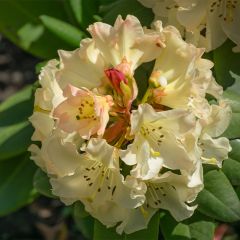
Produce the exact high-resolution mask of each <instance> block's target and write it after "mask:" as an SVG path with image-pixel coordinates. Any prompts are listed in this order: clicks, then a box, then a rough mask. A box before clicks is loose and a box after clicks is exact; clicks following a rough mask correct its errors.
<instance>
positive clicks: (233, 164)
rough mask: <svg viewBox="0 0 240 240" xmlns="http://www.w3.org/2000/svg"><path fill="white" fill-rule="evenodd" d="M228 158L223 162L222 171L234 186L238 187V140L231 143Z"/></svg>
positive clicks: (239, 172) (239, 149)
mask: <svg viewBox="0 0 240 240" xmlns="http://www.w3.org/2000/svg"><path fill="white" fill-rule="evenodd" d="M231 146H232V151H231V153H230V154H229V156H230V158H229V159H227V160H225V161H224V162H223V171H224V173H225V174H226V176H227V177H228V179H229V181H230V182H231V183H232V185H234V186H240V140H239V139H236V140H233V141H231Z"/></svg>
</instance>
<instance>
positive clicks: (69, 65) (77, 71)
mask: <svg viewBox="0 0 240 240" xmlns="http://www.w3.org/2000/svg"><path fill="white" fill-rule="evenodd" d="M58 54H59V56H60V63H61V64H60V70H59V71H58V72H57V74H56V76H57V77H56V78H57V81H58V83H59V85H60V87H61V88H62V89H64V88H65V87H66V86H67V85H68V84H72V85H74V86H76V87H86V88H88V89H92V88H96V87H99V86H100V85H101V84H102V78H103V77H104V72H103V69H104V68H105V62H104V60H103V58H102V56H101V54H100V51H99V50H98V49H97V48H95V44H94V42H93V40H91V39H84V40H83V41H82V42H81V46H80V48H79V49H77V50H75V51H63V50H60V51H59V52H58ZM89 79H91V81H89Z"/></svg>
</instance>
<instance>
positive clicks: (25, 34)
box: [17, 23, 44, 49]
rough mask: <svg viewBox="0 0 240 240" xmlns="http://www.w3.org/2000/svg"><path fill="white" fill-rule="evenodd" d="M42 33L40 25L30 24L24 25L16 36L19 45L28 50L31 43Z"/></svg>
mask: <svg viewBox="0 0 240 240" xmlns="http://www.w3.org/2000/svg"><path fill="white" fill-rule="evenodd" d="M43 32H44V27H43V26H42V25H34V24H32V23H26V24H25V25H24V26H23V27H21V28H20V29H19V30H18V32H17V34H18V36H19V41H20V44H21V45H22V46H23V47H24V48H26V49H28V48H29V47H30V46H31V44H32V43H33V42H35V41H36V40H38V39H39V38H40V37H41V35H42V34H43Z"/></svg>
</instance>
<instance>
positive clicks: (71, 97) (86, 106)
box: [53, 85, 113, 139]
mask: <svg viewBox="0 0 240 240" xmlns="http://www.w3.org/2000/svg"><path fill="white" fill-rule="evenodd" d="M64 94H65V96H66V97H67V99H66V100H65V101H63V102H62V103H61V104H59V105H58V106H57V107H56V108H55V110H54V112H53V116H54V117H55V118H57V119H58V126H59V127H60V128H61V129H63V130H64V131H66V132H69V133H71V132H75V131H76V132H78V133H79V134H80V136H81V137H82V138H85V139H89V138H90V136H92V135H94V134H98V135H103V133H104V131H105V128H106V125H107V123H108V120H109V116H108V111H109V109H110V107H111V106H112V104H113V103H112V98H111V97H110V96H106V97H105V96H104V97H102V96H97V95H95V94H94V93H92V92H91V91H89V90H87V89H78V88H76V87H74V86H71V85H68V86H67V87H66V88H65V90H64Z"/></svg>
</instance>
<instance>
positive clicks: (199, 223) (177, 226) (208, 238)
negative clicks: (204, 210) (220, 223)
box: [160, 211, 215, 240]
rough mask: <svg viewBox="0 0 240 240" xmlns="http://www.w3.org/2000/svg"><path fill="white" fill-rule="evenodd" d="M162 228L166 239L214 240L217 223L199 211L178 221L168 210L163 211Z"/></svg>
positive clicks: (161, 216)
mask: <svg viewBox="0 0 240 240" xmlns="http://www.w3.org/2000/svg"><path fill="white" fill-rule="evenodd" d="M160 228H161V231H162V234H163V236H164V239H165V240H190V239H191V240H193V239H195V240H212V239H213V237H214V230H215V224H214V223H213V222H212V221H211V220H210V219H207V218H206V217H205V216H203V215H201V214H199V213H198V212H197V211H196V212H195V213H194V216H193V217H191V218H190V219H188V220H186V221H184V222H177V221H176V220H175V219H174V218H173V217H172V216H171V215H170V214H169V213H168V212H161V214H160Z"/></svg>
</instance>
